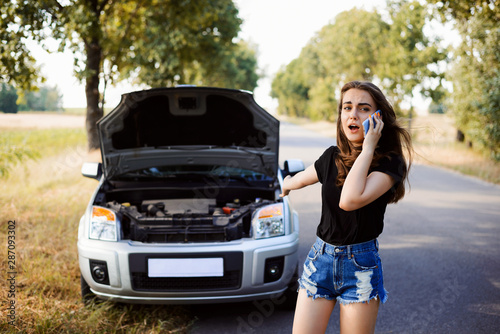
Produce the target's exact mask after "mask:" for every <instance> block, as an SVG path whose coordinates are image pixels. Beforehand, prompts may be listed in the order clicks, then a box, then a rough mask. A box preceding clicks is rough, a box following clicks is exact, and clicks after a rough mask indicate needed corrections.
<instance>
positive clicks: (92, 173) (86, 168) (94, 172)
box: [82, 162, 102, 180]
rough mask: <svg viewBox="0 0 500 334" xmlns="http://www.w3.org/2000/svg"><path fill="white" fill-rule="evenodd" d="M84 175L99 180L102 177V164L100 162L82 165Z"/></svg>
mask: <svg viewBox="0 0 500 334" xmlns="http://www.w3.org/2000/svg"><path fill="white" fill-rule="evenodd" d="M82 175H83V176H85V177H88V178H91V179H96V180H99V179H100V178H101V176H102V164H101V163H100V162H84V163H83V165H82Z"/></svg>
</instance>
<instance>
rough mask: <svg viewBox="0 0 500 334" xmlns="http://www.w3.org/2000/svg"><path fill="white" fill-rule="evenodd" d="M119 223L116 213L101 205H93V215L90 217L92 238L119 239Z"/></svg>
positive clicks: (90, 234)
mask: <svg viewBox="0 0 500 334" xmlns="http://www.w3.org/2000/svg"><path fill="white" fill-rule="evenodd" d="M117 227H118V224H117V219H116V214H115V213H114V212H113V211H111V210H109V209H106V208H103V207H100V206H93V207H92V217H91V219H90V233H89V238H90V239H96V240H106V241H117V240H118V238H117V236H118V230H117Z"/></svg>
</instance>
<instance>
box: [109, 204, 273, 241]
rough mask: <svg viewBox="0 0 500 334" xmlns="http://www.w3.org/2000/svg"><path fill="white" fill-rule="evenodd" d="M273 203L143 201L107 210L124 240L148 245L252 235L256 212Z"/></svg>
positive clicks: (113, 205) (219, 239)
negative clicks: (253, 219) (114, 217)
mask: <svg viewBox="0 0 500 334" xmlns="http://www.w3.org/2000/svg"><path fill="white" fill-rule="evenodd" d="M270 203H272V202H271V201H269V200H265V199H261V198H256V199H254V200H253V201H248V200H247V201H245V202H241V201H240V200H239V199H234V200H233V201H232V202H218V201H217V200H216V199H214V198H184V199H159V200H154V199H153V200H143V201H142V202H141V203H140V204H139V203H137V204H132V203H128V202H124V203H118V202H117V201H115V200H113V201H110V202H107V203H106V207H108V208H110V209H112V210H113V211H114V212H116V213H117V215H118V217H119V218H120V221H121V225H122V238H123V239H130V240H132V241H139V242H144V243H173V242H213V241H220V242H223V241H231V240H237V239H241V238H243V237H246V236H249V235H250V226H251V219H252V213H253V212H254V211H255V209H257V208H259V207H261V206H263V205H266V204H270Z"/></svg>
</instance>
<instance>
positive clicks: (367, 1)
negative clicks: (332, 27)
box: [30, 0, 385, 111]
mask: <svg viewBox="0 0 500 334" xmlns="http://www.w3.org/2000/svg"><path fill="white" fill-rule="evenodd" d="M234 2H235V4H236V6H237V7H238V9H239V15H240V18H241V19H242V20H243V24H242V26H241V32H240V35H239V37H241V38H242V39H244V40H247V41H250V42H252V43H253V44H256V45H257V49H258V55H257V57H258V66H259V69H260V70H261V71H263V72H264V73H265V77H264V78H262V79H261V80H259V82H258V87H257V88H256V90H255V91H254V95H255V100H256V101H257V103H259V104H260V105H261V106H262V107H264V108H265V109H267V110H268V111H273V110H274V108H276V106H277V101H276V100H275V99H272V98H271V97H270V96H269V94H270V91H271V82H272V77H273V76H274V74H276V72H277V71H278V70H279V69H280V68H281V67H282V66H286V65H287V64H288V63H289V62H290V61H292V60H293V59H295V58H297V57H298V56H299V54H300V51H301V50H302V48H303V47H304V46H305V45H306V44H307V42H308V41H309V40H310V39H311V38H312V37H313V36H314V35H315V33H316V32H318V31H319V30H320V29H321V28H322V27H323V26H325V25H327V24H328V23H330V22H331V21H332V20H333V19H334V18H335V16H336V15H337V14H339V13H341V12H343V11H346V10H349V9H351V8H353V7H358V8H364V9H367V10H371V9H373V8H377V9H378V10H382V9H383V8H385V0H351V1H345V0H308V1H306V0H236V1H234ZM55 47H56V46H54V47H53V48H54V49H55ZM30 49H31V50H32V51H33V54H34V56H35V58H36V59H37V63H38V64H39V65H40V66H41V67H42V73H43V74H44V75H45V76H46V78H47V82H46V84H47V85H49V86H54V85H57V87H58V88H59V91H60V92H61V94H62V95H63V107H65V108H78V107H85V106H86V101H85V88H84V85H83V84H81V83H79V82H78V81H77V80H76V78H74V75H73V56H72V54H71V53H70V52H65V53H50V54H48V53H47V52H45V51H43V50H42V49H41V48H40V47H38V46H36V45H32V46H31V47H30ZM137 89H142V88H139V87H134V86H131V85H129V84H128V83H126V82H122V83H118V84H117V86H116V87H108V88H107V89H106V107H114V106H116V105H117V104H118V103H119V101H120V96H121V94H122V93H127V92H130V91H133V90H137Z"/></svg>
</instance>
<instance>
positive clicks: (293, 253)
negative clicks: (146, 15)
mask: <svg viewBox="0 0 500 334" xmlns="http://www.w3.org/2000/svg"><path fill="white" fill-rule="evenodd" d="M297 252H298V233H297V232H294V233H292V234H289V235H286V236H282V237H274V238H269V239H260V240H254V239H250V238H244V239H240V240H234V241H231V242H224V243H196V244H193V243H190V244H143V243H140V242H131V241H128V240H123V241H120V242H106V241H96V240H89V239H80V240H79V241H78V254H79V262H80V270H81V273H82V276H83V278H84V279H85V281H86V282H87V284H88V285H89V286H90V289H91V291H92V292H93V293H94V294H95V295H97V296H98V297H100V298H102V299H111V300H114V301H118V302H126V303H141V304H200V303H217V302H237V301H248V300H256V299H264V298H273V297H277V296H279V295H281V294H282V293H283V292H284V291H285V290H286V289H287V288H288V285H289V284H290V282H291V281H292V279H293V278H294V274H295V273H296V269H297V261H298V255H297ZM206 257H222V258H224V276H223V277H221V278H214V277H208V278H203V277H201V278H191V277H189V278H180V279H178V278H174V279H172V278H158V279H157V278H150V277H148V274H147V264H146V262H147V259H149V258H206ZM276 259H277V260H278V261H281V262H282V269H280V270H281V273H280V275H279V278H277V279H273V280H272V281H269V276H266V260H268V261H267V262H268V263H269V261H271V262H272V261H276ZM91 261H94V262H95V261H97V262H105V263H106V267H107V271H108V273H107V275H108V277H109V284H108V283H107V282H106V284H100V283H97V282H96V281H95V280H94V278H93V276H92V274H91V265H90V263H91Z"/></svg>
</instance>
